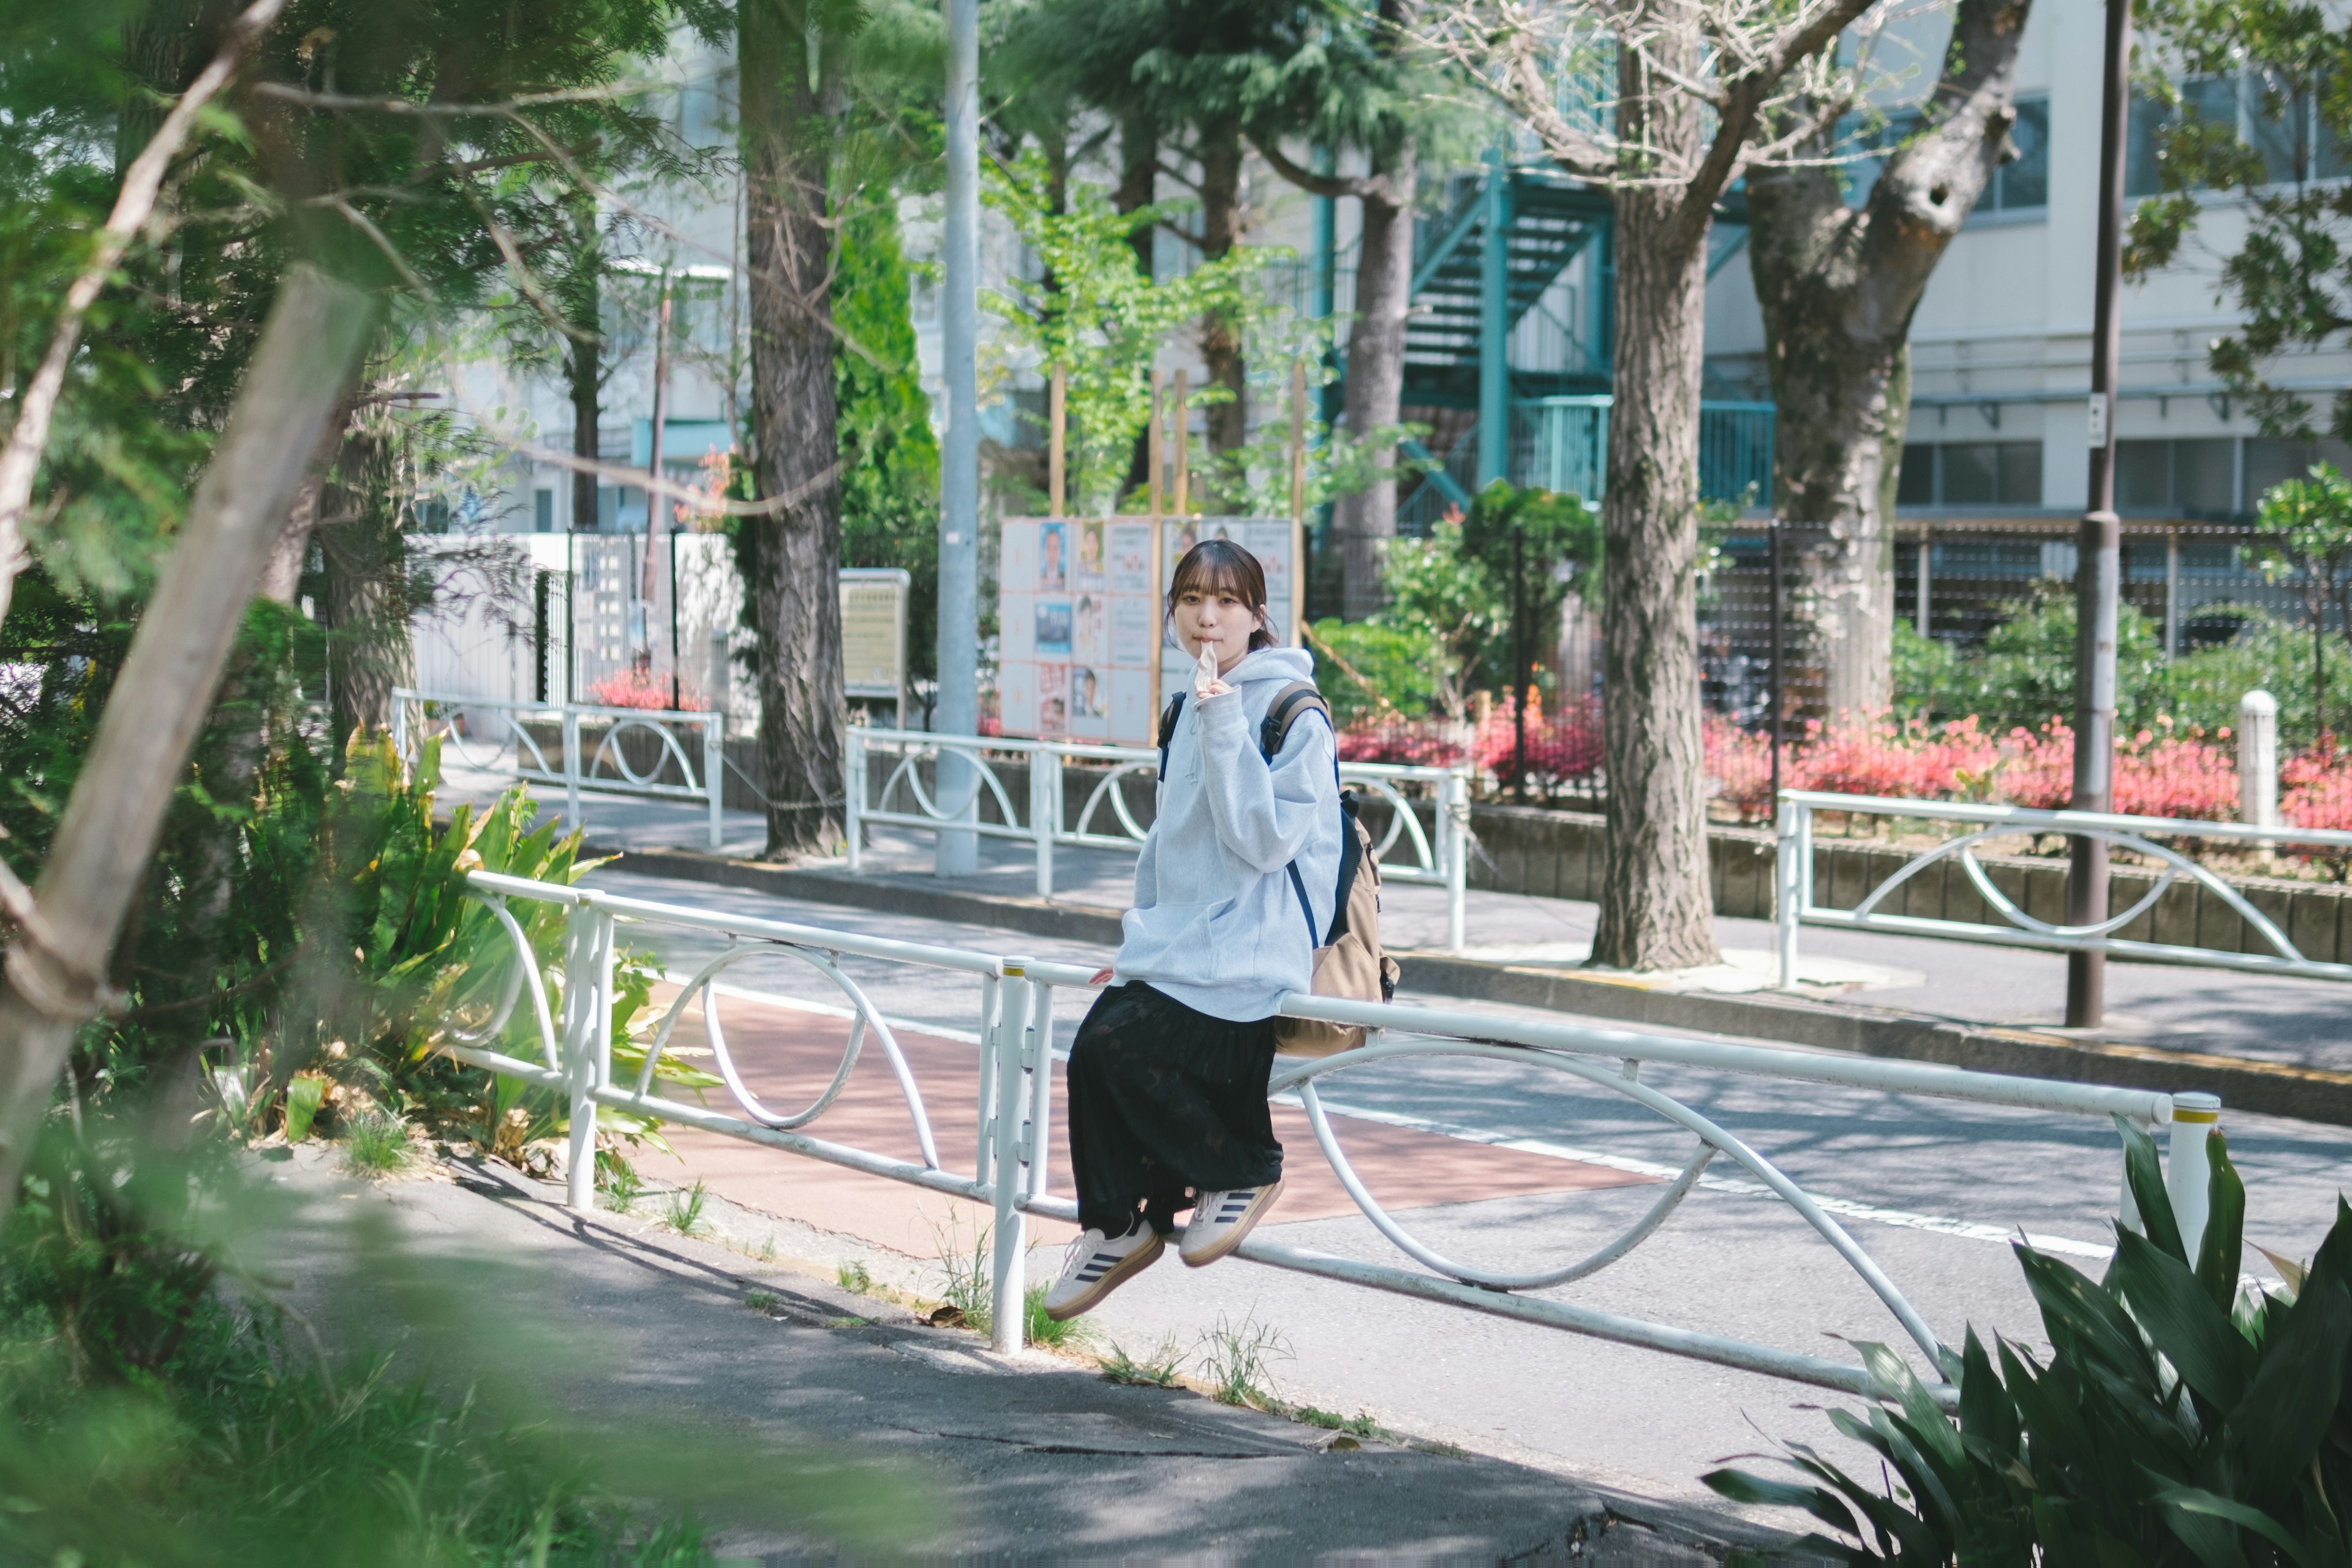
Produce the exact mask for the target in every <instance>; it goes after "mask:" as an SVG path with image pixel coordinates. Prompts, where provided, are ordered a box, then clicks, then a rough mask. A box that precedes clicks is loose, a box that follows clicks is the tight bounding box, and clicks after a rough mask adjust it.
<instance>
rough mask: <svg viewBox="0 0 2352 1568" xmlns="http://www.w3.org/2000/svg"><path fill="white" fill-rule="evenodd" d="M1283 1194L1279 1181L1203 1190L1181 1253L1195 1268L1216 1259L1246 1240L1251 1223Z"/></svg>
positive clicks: (1189, 1264) (1194, 1206)
mask: <svg viewBox="0 0 2352 1568" xmlns="http://www.w3.org/2000/svg"><path fill="white" fill-rule="evenodd" d="M1281 1195H1282V1184H1281V1183H1280V1182H1278V1181H1277V1182H1275V1183H1273V1184H1270V1185H1267V1186H1263V1187H1235V1188H1234V1189H1232V1190H1231V1191H1230V1192H1222V1193H1202V1194H1201V1201H1200V1202H1199V1203H1197V1204H1195V1205H1193V1206H1192V1223H1191V1224H1189V1225H1187V1226H1185V1227H1184V1240H1183V1242H1182V1244H1181V1246H1180V1247H1178V1248H1177V1254H1178V1256H1179V1257H1181V1258H1183V1259H1184V1261H1185V1263H1186V1264H1187V1265H1188V1266H1189V1267H1191V1268H1201V1267H1202V1265H1204V1264H1210V1263H1214V1262H1215V1261H1216V1260H1217V1259H1218V1258H1223V1257H1224V1256H1225V1254H1227V1253H1229V1252H1231V1251H1232V1250H1233V1249H1234V1247H1239V1246H1240V1245H1241V1244H1242V1238H1243V1237H1245V1236H1247V1235H1249V1233H1250V1227H1251V1226H1254V1225H1255V1224H1257V1222H1258V1220H1259V1219H1260V1218H1261V1217H1262V1216H1263V1215H1265V1211H1266V1210H1268V1209H1270V1208H1272V1207H1273V1206H1274V1200H1275V1199H1276V1198H1278V1197H1280V1196H1281Z"/></svg>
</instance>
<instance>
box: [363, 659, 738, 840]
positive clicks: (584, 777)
mask: <svg viewBox="0 0 2352 1568" xmlns="http://www.w3.org/2000/svg"><path fill="white" fill-rule="evenodd" d="M485 718H487V719H488V722H489V732H488V734H480V733H477V732H475V731H476V725H477V724H478V722H479V721H481V720H483V719H485ZM533 724H553V725H555V726H556V727H557V728H558V730H559V731H560V732H561V741H560V744H559V751H560V752H561V759H560V763H561V765H557V764H554V763H550V762H549V761H548V758H547V752H546V749H545V748H544V747H543V746H541V744H540V741H539V737H538V736H536V735H534V734H533V733H532V732H531V728H530V727H531V726H532V725H533ZM583 725H585V726H587V727H588V729H589V730H590V731H591V736H590V738H591V739H593V741H594V742H595V751H594V752H593V753H592V754H591V755H590V756H588V757H587V758H586V759H585V760H584V761H583V758H582V757H581V754H580V753H581V751H582V745H583V742H582V737H581V730H582V727H583ZM633 734H640V735H651V736H653V737H654V749H655V752H656V757H655V761H654V764H653V766H652V767H651V768H649V769H640V768H638V767H637V766H636V765H635V763H632V762H631V760H630V758H629V751H630V747H629V745H628V743H627V739H626V738H627V737H628V736H630V735H633ZM428 735H430V736H437V737H439V738H440V741H441V744H442V751H443V755H444V756H445V757H454V758H456V760H457V761H458V762H460V763H464V764H465V765H466V766H467V767H469V768H476V769H479V770H480V771H482V772H484V773H503V774H505V775H507V776H508V777H510V778H518V779H524V780H528V781H530V783H533V784H562V786H563V807H564V820H565V821H566V822H568V823H569V824H570V825H571V826H573V827H578V826H581V817H580V793H581V791H583V790H588V791H592V792H594V793H599V794H604V795H644V796H650V797H653V798H656V799H661V800H698V801H701V802H703V803H704V805H706V806H707V808H708V810H709V827H710V847H712V848H713V849H716V848H718V847H719V844H720V842H721V840H722V838H723V837H724V832H725V824H724V821H723V816H724V812H723V808H722V805H721V801H722V799H723V796H724V795H725V782H726V781H725V776H724V775H725V769H726V766H727V740H726V737H727V717H726V715H725V714H723V713H704V712H694V711H679V710H670V709H663V708H594V707H586V706H583V705H581V704H578V703H563V702H512V701H507V700H502V699H499V698H494V697H457V696H453V695H450V694H447V693H444V692H437V691H416V690H412V689H409V688H407V687H404V686H403V687H395V688H394V689H393V693H392V742H393V745H394V748H396V749H397V750H398V751H399V752H400V754H401V755H402V756H403V757H406V758H408V759H410V760H412V761H414V760H415V754H416V751H415V748H416V746H417V744H418V743H419V742H422V741H423V740H424V739H425V737H426V736H428Z"/></svg>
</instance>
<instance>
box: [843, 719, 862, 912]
mask: <svg viewBox="0 0 2352 1568" xmlns="http://www.w3.org/2000/svg"><path fill="white" fill-rule="evenodd" d="M845 739H846V741H847V742H848V744H847V747H846V748H845V751H846V754H845V756H844V757H843V758H842V763H843V767H842V770H841V775H842V776H841V784H842V789H841V822H842V829H843V832H844V834H845V837H847V839H848V847H847V854H848V856H849V873H850V875H851V876H853V877H854V876H856V874H857V862H858V856H859V852H860V851H861V850H863V849H864V848H865V845H864V844H863V843H862V842H861V840H863V839H864V838H865V837H866V832H865V829H864V827H863V826H860V824H859V822H858V817H859V816H862V815H863V814H864V812H865V810H866V733H865V728H864V726H862V725H857V724H852V725H851V726H850V727H849V730H848V733H847V734H846V736H845Z"/></svg>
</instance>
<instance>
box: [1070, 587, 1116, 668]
mask: <svg viewBox="0 0 2352 1568" xmlns="http://www.w3.org/2000/svg"><path fill="white" fill-rule="evenodd" d="M1070 653H1071V655H1072V656H1073V657H1074V658H1077V659H1078V660H1079V661H1080V662H1081V663H1085V664H1108V662H1110V601H1109V600H1108V598H1107V597H1105V596H1104V595H1101V594H1081V595H1078V605H1077V609H1076V613H1075V617H1074V620H1073V624H1072V625H1071V627H1070Z"/></svg>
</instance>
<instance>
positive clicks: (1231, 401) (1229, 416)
mask: <svg viewBox="0 0 2352 1568" xmlns="http://www.w3.org/2000/svg"><path fill="white" fill-rule="evenodd" d="M1200 159H1201V257H1202V260H1204V261H1219V260H1223V258H1225V257H1227V256H1229V255H1231V254H1232V252H1233V248H1234V246H1235V245H1236V244H1238V243H1239V242H1240V240H1241V230H1242V210H1241V206H1242V133H1241V127H1240V126H1239V124H1237V123H1236V122H1234V121H1216V122H1213V123H1210V124H1205V125H1203V126H1202V127H1201V153H1200ZM1201 360H1202V365H1203V366H1204V368H1205V369H1206V370H1207V372H1208V384H1209V385H1211V386H1219V387H1223V388H1224V389H1225V391H1226V393H1227V394H1228V396H1227V397H1226V398H1225V400H1224V401H1223V402H1222V403H1213V404H1211V405H1209V408H1208V421H1209V450H1210V451H1211V452H1212V453H1215V454H1220V455H1222V454H1223V453H1226V452H1234V451H1239V450H1240V449H1241V448H1242V447H1244V446H1245V445H1247V444H1248V441H1249V403H1248V386H1247V384H1246V382H1245V380H1244V376H1245V374H1246V368H1247V367H1246V366H1244V364H1243V363H1242V338H1241V323H1240V322H1238V321H1234V320H1232V319H1230V318H1229V317H1225V316H1222V315H1213V316H1209V317H1207V318H1206V319H1204V320H1203V321H1202V322H1201ZM1216 500H1217V502H1218V504H1220V505H1225V504H1229V503H1228V502H1227V501H1226V499H1225V498H1224V497H1223V496H1219V497H1217V498H1216Z"/></svg>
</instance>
